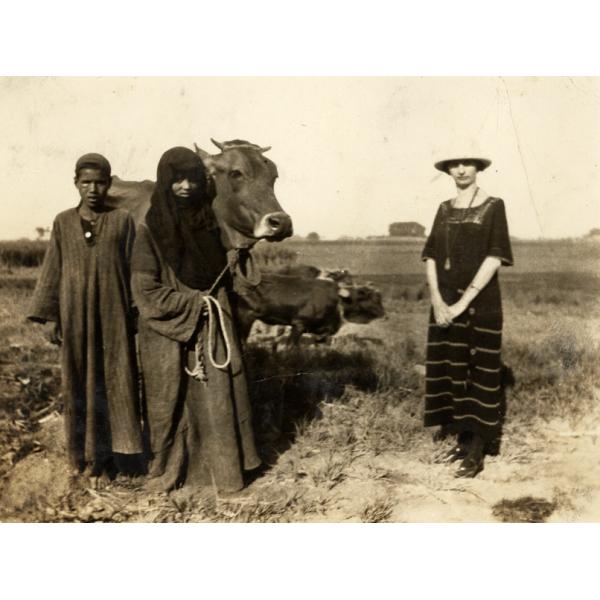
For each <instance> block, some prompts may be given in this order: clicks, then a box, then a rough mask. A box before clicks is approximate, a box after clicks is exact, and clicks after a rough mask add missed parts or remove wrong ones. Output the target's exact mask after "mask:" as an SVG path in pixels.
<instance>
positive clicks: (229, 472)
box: [132, 223, 260, 491]
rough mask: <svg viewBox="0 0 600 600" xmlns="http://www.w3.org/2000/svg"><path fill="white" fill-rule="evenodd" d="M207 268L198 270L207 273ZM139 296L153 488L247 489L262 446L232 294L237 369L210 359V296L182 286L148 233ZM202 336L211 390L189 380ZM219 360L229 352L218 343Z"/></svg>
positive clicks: (139, 267) (142, 230) (229, 325)
mask: <svg viewBox="0 0 600 600" xmlns="http://www.w3.org/2000/svg"><path fill="white" fill-rule="evenodd" d="M202 267H203V266H202V265H201V264H199V265H198V266H197V268H198V269H199V270H201V269H202ZM132 271H133V273H132V289H133V295H134V299H135V302H136V305H137V307H138V309H139V311H140V321H139V325H138V331H139V345H140V357H141V365H142V378H143V381H144V397H145V402H146V412H147V422H148V426H149V437H150V444H151V448H152V453H153V460H152V461H151V464H150V475H151V476H152V477H153V478H155V479H154V481H153V486H154V487H156V488H157V489H163V490H169V489H172V488H174V487H176V486H177V485H179V484H184V485H186V486H198V487H202V486H214V487H216V488H217V489H220V490H223V491H237V490H239V489H241V488H242V487H243V475H242V473H243V471H244V470H251V469H254V468H256V467H258V466H259V465H260V459H259V458H258V456H257V453H256V448H255V445H254V436H253V432H252V416H251V411H250V403H249V399H248V390H247V385H246V377H245V373H244V366H243V364H242V358H241V354H240V350H239V342H238V339H237V334H236V327H235V326H234V322H233V319H232V313H231V307H230V304H229V300H228V291H227V289H226V286H223V285H221V286H219V287H218V289H217V291H216V292H215V293H214V294H213V295H214V296H215V297H216V298H217V299H218V300H219V302H220V304H221V306H222V307H223V311H224V315H225V323H224V325H225V328H226V331H227V335H228V337H229V340H230V342H231V364H230V366H229V367H228V368H227V369H225V370H220V369H216V368H215V367H213V366H212V365H211V364H210V362H209V360H208V356H207V352H206V351H207V349H208V347H209V344H211V340H209V338H208V324H207V322H206V319H204V318H203V319H201V318H200V315H201V310H202V306H203V304H204V301H203V299H202V296H203V294H205V293H206V291H202V290H196V289H192V288H189V287H187V286H186V285H185V284H183V283H182V282H181V281H179V280H178V279H177V277H176V276H175V273H174V271H173V269H172V268H171V267H170V266H169V265H168V264H167V263H166V261H165V259H164V258H163V256H162V255H161V252H160V248H159V246H158V244H157V242H156V240H155V239H154V238H153V236H152V234H151V232H150V230H149V229H148V227H147V226H146V225H145V224H144V223H142V224H140V225H139V226H138V231H137V237H136V242H135V247H134V252H133V262H132ZM197 336H202V338H203V347H204V358H205V361H204V362H205V364H206V369H207V375H208V382H207V383H203V382H200V381H198V380H196V379H194V378H192V377H190V376H189V375H188V374H186V373H185V371H184V369H183V365H184V364H185V365H187V366H188V368H190V370H191V368H192V367H193V365H194V364H195V355H194V347H195V343H196V339H197ZM214 350H215V359H216V362H217V363H221V362H222V361H223V359H224V355H225V348H224V344H223V339H222V337H221V336H218V337H217V338H216V346H214Z"/></svg>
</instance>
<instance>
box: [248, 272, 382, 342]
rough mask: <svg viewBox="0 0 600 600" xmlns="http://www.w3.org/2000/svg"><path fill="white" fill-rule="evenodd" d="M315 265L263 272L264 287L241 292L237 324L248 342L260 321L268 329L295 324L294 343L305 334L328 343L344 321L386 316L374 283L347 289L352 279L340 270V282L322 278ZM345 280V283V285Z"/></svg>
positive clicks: (337, 274) (292, 328) (338, 274)
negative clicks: (253, 325) (251, 330)
mask: <svg viewBox="0 0 600 600" xmlns="http://www.w3.org/2000/svg"><path fill="white" fill-rule="evenodd" d="M321 273H322V271H321V270H320V269H317V268H316V267H310V266H306V265H298V266H293V267H285V268H284V269H281V270H280V271H278V272H270V273H269V272H267V273H262V275H261V279H260V283H258V285H255V286H253V287H248V288H245V289H243V291H240V292H239V301H238V310H237V312H238V321H239V323H240V330H241V331H240V333H241V335H242V337H243V338H244V339H246V338H247V337H248V335H249V333H250V329H251V327H252V324H253V323H254V321H255V320H256V319H258V320H260V321H262V322H264V323H267V324H268V325H291V334H290V343H292V344H297V343H298V342H299V340H300V337H301V335H302V334H303V333H310V334H314V335H315V336H316V341H318V342H322V341H325V340H326V339H327V338H329V337H330V336H332V335H334V334H335V333H337V332H338V331H339V329H340V327H341V325H342V322H343V320H344V319H345V320H346V321H349V322H352V323H369V322H370V321H372V320H373V319H377V318H380V317H383V316H384V314H385V311H384V308H383V303H382V299H381V293H380V292H379V291H378V290H376V289H375V288H373V287H372V286H371V285H361V286H358V285H348V284H347V283H344V282H347V281H351V280H352V279H351V276H350V274H349V273H348V271H346V270H338V271H336V272H334V273H335V274H336V280H337V281H335V280H332V279H330V278H323V277H322V276H321V275H320V274H321ZM340 280H341V281H340Z"/></svg>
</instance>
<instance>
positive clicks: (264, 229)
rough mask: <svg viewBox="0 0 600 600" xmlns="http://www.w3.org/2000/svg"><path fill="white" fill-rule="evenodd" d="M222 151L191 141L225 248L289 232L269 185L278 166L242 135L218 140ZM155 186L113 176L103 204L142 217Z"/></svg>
mask: <svg viewBox="0 0 600 600" xmlns="http://www.w3.org/2000/svg"><path fill="white" fill-rule="evenodd" d="M212 141H213V143H214V144H215V145H216V146H217V147H218V148H219V149H220V150H221V153H220V154H216V155H211V154H209V153H208V152H205V151H204V150H200V148H198V146H196V152H197V154H198V155H199V156H200V157H201V158H202V161H203V162H204V164H205V166H206V168H207V170H208V173H209V176H210V178H211V181H210V183H211V185H213V186H214V190H215V197H214V200H213V203H212V206H213V210H214V212H215V216H216V218H217V221H218V222H219V227H220V230H221V240H222V242H223V245H224V246H225V248H227V249H228V250H230V249H233V248H249V247H251V246H252V245H254V244H255V243H256V242H257V241H258V240H260V239H267V240H270V241H278V240H282V239H284V238H286V237H289V236H291V235H292V233H293V230H292V220H291V218H290V216H289V215H288V214H286V213H285V212H284V211H283V210H282V208H281V206H280V205H279V202H278V201H277V198H276V197H275V192H274V190H273V186H274V183H275V179H276V178H277V167H276V166H275V163H273V161H271V160H269V159H268V158H266V157H265V156H264V155H263V154H264V152H266V151H267V150H269V147H267V148H261V147H260V146H257V145H256V144H251V143H249V142H246V141H245V140H232V141H230V142H224V143H219V142H215V140H212ZM153 190H154V183H153V182H152V181H141V182H135V181H123V180H122V179H119V178H118V177H116V176H115V177H113V184H112V186H111V188H110V190H109V194H108V198H107V204H108V205H109V206H115V207H121V208H126V209H128V210H129V211H130V212H131V214H132V215H133V218H134V220H135V221H136V222H139V221H141V220H142V219H143V218H144V216H145V215H146V212H147V210H148V208H149V207H150V198H151V197H152V192H153Z"/></svg>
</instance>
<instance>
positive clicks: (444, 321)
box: [431, 298, 454, 327]
mask: <svg viewBox="0 0 600 600" xmlns="http://www.w3.org/2000/svg"><path fill="white" fill-rule="evenodd" d="M431 304H432V306H433V316H434V318H435V322H436V324H438V325H439V326H440V327H448V325H450V323H452V319H453V318H454V317H453V315H452V311H451V310H450V307H449V306H448V305H447V304H446V303H445V302H444V301H443V300H442V299H441V298H439V299H437V298H436V299H435V300H433V301H432V303H431Z"/></svg>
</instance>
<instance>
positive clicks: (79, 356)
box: [28, 208, 142, 466]
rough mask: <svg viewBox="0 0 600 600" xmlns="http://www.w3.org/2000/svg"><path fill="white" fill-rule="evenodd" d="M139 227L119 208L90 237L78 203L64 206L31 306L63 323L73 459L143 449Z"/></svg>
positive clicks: (37, 317) (41, 316)
mask: <svg viewBox="0 0 600 600" xmlns="http://www.w3.org/2000/svg"><path fill="white" fill-rule="evenodd" d="M134 232H135V226H134V223H133V221H132V219H131V217H130V216H129V213H127V212H126V211H124V210H121V209H114V210H111V211H108V212H105V213H101V214H100V215H99V216H98V219H97V221H96V224H95V225H94V233H95V235H94V243H93V244H89V243H88V242H87V241H86V239H85V238H84V232H83V228H82V224H81V218H80V216H79V213H78V211H77V209H76V208H72V209H69V210H66V211H64V212H62V213H60V214H59V215H58V216H57V217H56V219H55V221H54V227H53V230H52V237H51V240H50V246H49V248H48V251H47V253H46V256H45V259H44V264H43V266H42V272H41V275H40V278H39V280H38V282H37V285H36V289H35V292H34V295H33V299H32V304H31V308H30V310H29V314H28V318H29V319H31V320H33V321H39V322H46V321H55V322H57V323H58V324H59V325H60V328H61V330H62V337H63V343H62V361H61V362H62V384H63V401H64V407H65V425H66V432H67V448H68V453H69V458H70V459H71V462H72V464H73V466H81V465H82V463H83V462H87V463H95V462H97V461H99V460H102V459H104V458H106V457H107V456H109V455H110V453H111V452H116V453H123V454H136V453H140V452H142V440H141V431H140V421H139V397H138V392H137V370H136V359H135V345H134V332H133V330H132V326H131V322H132V321H131V295H130V286H129V277H130V275H129V259H130V254H131V249H132V245H133V239H134Z"/></svg>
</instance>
